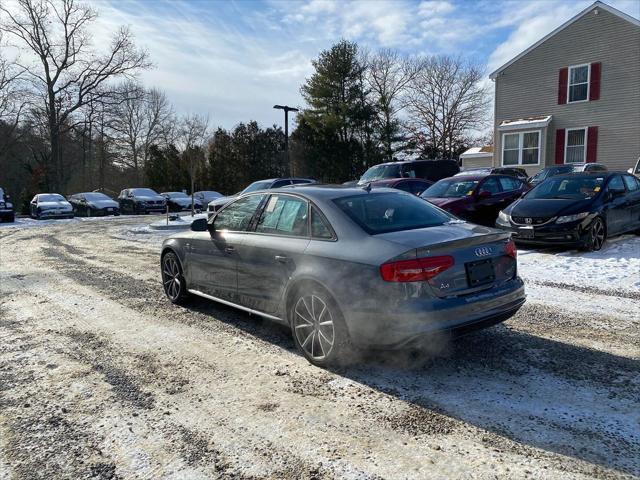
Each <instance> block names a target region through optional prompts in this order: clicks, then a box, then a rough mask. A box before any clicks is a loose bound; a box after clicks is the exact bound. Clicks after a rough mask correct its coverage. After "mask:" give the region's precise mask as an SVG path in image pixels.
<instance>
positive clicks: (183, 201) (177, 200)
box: [169, 198, 198, 205]
mask: <svg viewBox="0 0 640 480" xmlns="http://www.w3.org/2000/svg"><path fill="white" fill-rule="evenodd" d="M194 200H196V201H197V200H198V199H197V198H196V199H194ZM169 201H170V202H173V203H177V204H178V205H191V199H190V198H170V199H169Z"/></svg>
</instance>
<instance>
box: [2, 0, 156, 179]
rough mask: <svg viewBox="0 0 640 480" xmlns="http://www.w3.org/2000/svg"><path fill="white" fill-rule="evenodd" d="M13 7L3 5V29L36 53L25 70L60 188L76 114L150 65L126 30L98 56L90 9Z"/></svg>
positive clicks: (40, 1)
mask: <svg viewBox="0 0 640 480" xmlns="http://www.w3.org/2000/svg"><path fill="white" fill-rule="evenodd" d="M11 5H12V7H11V8H10V7H9V6H8V4H7V3H2V4H0V14H1V18H2V20H1V21H0V30H2V31H4V32H7V33H8V34H10V35H11V36H12V37H13V38H14V39H15V40H16V41H17V44H16V46H17V47H19V48H22V49H23V50H26V51H28V52H29V53H30V54H31V59H30V60H31V61H28V62H26V63H24V64H21V66H22V67H23V68H24V69H25V71H26V73H27V74H28V76H29V78H30V80H31V82H32V84H33V86H34V87H35V88H36V89H37V90H38V92H39V93H40V96H41V97H42V99H43V105H42V107H41V109H42V113H43V114H44V115H45V117H46V119H47V127H48V133H49V143H50V148H51V160H52V161H51V163H52V164H53V166H54V168H56V172H57V187H58V188H60V187H61V186H62V185H61V183H62V178H63V175H62V169H63V165H62V160H61V152H60V140H61V134H62V133H64V131H67V130H69V129H70V128H73V127H74V122H75V119H74V118H73V114H74V112H76V111H77V110H78V109H80V108H81V107H83V106H84V105H86V104H87V102H89V101H90V100H91V101H94V102H99V101H101V100H103V99H106V98H109V97H110V96H111V95H112V94H113V93H114V90H113V88H112V87H110V86H109V84H110V81H111V80H112V79H114V78H118V77H131V76H133V75H135V74H136V73H137V72H138V71H139V70H140V69H143V68H147V67H149V66H150V63H149V61H148V58H147V53H146V52H145V51H143V50H139V49H137V48H136V47H135V45H134V43H133V39H132V35H131V33H130V31H129V30H128V29H127V28H126V27H122V28H120V29H119V30H118V31H117V32H116V33H115V34H114V36H113V39H112V41H111V45H110V46H109V48H108V50H107V51H106V52H105V53H104V54H99V53H97V52H96V51H94V50H93V49H92V48H91V42H90V37H89V35H88V33H87V27H88V26H89V25H91V23H92V22H93V21H94V20H95V19H96V13H95V11H94V10H93V9H92V8H91V7H89V6H87V5H84V4H82V3H79V2H77V1H75V0H16V2H15V3H12V4H11ZM13 5H15V8H13ZM80 121H81V120H80Z"/></svg>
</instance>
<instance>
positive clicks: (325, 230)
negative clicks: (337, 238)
mask: <svg viewBox="0 0 640 480" xmlns="http://www.w3.org/2000/svg"><path fill="white" fill-rule="evenodd" d="M311 236H312V237H313V238H322V239H325V240H331V239H332V238H333V231H332V230H331V227H329V224H328V223H326V221H325V219H324V217H323V216H322V215H321V214H320V212H318V209H317V208H316V207H311Z"/></svg>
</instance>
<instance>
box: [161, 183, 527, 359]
mask: <svg viewBox="0 0 640 480" xmlns="http://www.w3.org/2000/svg"><path fill="white" fill-rule="evenodd" d="M161 252H162V253H161V259H160V263H161V272H162V282H163V285H164V290H165V292H166V295H167V297H168V298H169V300H170V301H171V302H174V303H182V302H184V301H185V300H186V298H187V297H188V295H190V294H195V295H199V296H202V297H205V298H208V299H211V300H215V301H218V302H221V303H224V304H226V305H231V306H234V307H238V308H240V309H242V310H246V311H248V312H251V313H255V314H258V315H261V316H263V317H266V318H269V319H272V320H276V321H279V322H282V323H284V324H286V325H289V326H290V328H291V330H292V332H293V338H294V341H295V344H296V345H297V347H298V348H299V350H300V351H301V352H302V354H303V355H304V356H305V357H306V358H307V359H308V360H309V361H310V362H311V363H313V364H315V365H318V366H323V367H324V366H328V365H333V364H336V363H341V362H342V361H345V359H348V358H349V356H350V354H351V353H352V352H353V348H354V347H370V346H375V347H382V348H391V349H392V348H402V347H404V346H406V345H408V344H413V343H414V342H418V343H419V342H420V341H421V340H423V339H424V338H425V337H428V336H430V335H433V334H434V333H435V332H438V331H453V332H454V333H465V332H467V331H471V330H473V329H477V328H483V327H487V326H490V325H493V324H495V323H498V322H502V321H504V320H506V319H508V318H510V317H511V316H512V315H514V314H515V312H516V311H517V310H518V309H519V308H520V307H521V306H522V304H523V303H524V301H525V295H524V285H523V282H522V280H521V279H520V278H519V277H518V276H517V267H516V263H517V262H516V249H515V244H514V242H513V241H511V240H510V238H509V235H508V234H507V233H504V232H500V231H498V230H495V229H492V228H486V227H481V226H478V225H472V224H470V223H466V222H463V221H460V220H458V219H456V218H455V217H453V216H452V215H450V214H449V213H447V212H445V211H443V210H441V209H439V208H436V207H434V206H433V205H430V204H429V203H428V202H425V201H423V200H421V199H420V198H418V197H416V196H415V195H411V194H408V193H405V192H401V191H398V190H391V189H379V190H371V189H365V188H348V187H342V186H328V185H325V186H305V188H296V187H294V188H291V189H287V190H285V189H282V190H271V191H266V192H265V191H263V192H255V193H249V194H245V195H242V196H241V197H239V198H238V199H236V200H235V201H234V202H232V203H230V204H228V205H227V206H225V207H224V208H222V209H221V210H219V211H218V212H217V213H216V214H215V216H214V217H213V219H212V220H210V221H209V222H207V220H206V219H197V220H195V221H194V222H193V223H192V226H191V231H189V232H181V233H178V234H174V235H172V236H171V237H169V238H168V239H166V240H165V241H164V242H163V245H162V250H161Z"/></svg>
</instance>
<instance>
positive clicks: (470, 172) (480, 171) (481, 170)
mask: <svg viewBox="0 0 640 480" xmlns="http://www.w3.org/2000/svg"><path fill="white" fill-rule="evenodd" d="M484 173H487V174H489V173H491V169H490V168H474V169H472V170H465V171H462V172H458V173H456V174H455V175H454V177H462V176H464V175H482V174H484Z"/></svg>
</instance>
